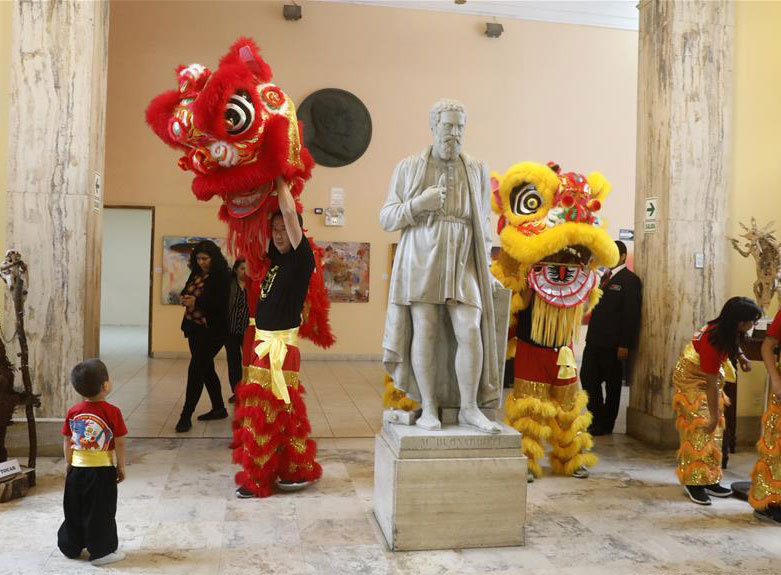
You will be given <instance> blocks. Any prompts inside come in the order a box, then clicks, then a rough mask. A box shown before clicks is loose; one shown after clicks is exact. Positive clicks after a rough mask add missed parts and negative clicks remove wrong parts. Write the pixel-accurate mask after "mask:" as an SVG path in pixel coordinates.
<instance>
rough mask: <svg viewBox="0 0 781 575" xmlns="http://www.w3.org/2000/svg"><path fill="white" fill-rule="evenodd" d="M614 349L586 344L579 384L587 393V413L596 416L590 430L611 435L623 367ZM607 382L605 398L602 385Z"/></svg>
mask: <svg viewBox="0 0 781 575" xmlns="http://www.w3.org/2000/svg"><path fill="white" fill-rule="evenodd" d="M617 354H618V349H617V348H614V347H596V346H594V345H589V344H586V349H585V350H583V366H582V367H581V369H580V381H581V383H582V384H583V389H584V390H586V393H588V410H589V411H590V412H591V414H592V415H593V416H594V421H593V423H592V424H591V429H592V430H594V431H601V432H612V431H613V426H614V425H615V423H616V417H618V406H619V404H620V403H621V382H622V379H623V374H624V365H623V363H624V362H622V361H621V360H620V359H618V357H617ZM603 381H604V382H605V394H603V393H602V382H603Z"/></svg>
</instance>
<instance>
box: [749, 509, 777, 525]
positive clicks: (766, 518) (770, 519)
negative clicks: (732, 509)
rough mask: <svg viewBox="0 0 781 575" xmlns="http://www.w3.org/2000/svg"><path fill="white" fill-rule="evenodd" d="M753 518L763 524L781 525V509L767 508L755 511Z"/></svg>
mask: <svg viewBox="0 0 781 575" xmlns="http://www.w3.org/2000/svg"><path fill="white" fill-rule="evenodd" d="M754 517H756V518H757V519H759V520H760V521H762V522H763V523H771V524H773V525H781V508H778V507H767V508H766V509H755V510H754Z"/></svg>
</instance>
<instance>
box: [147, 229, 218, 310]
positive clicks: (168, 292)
mask: <svg viewBox="0 0 781 575" xmlns="http://www.w3.org/2000/svg"><path fill="white" fill-rule="evenodd" d="M203 240H210V241H212V242H214V243H215V244H217V246H218V247H219V248H220V251H221V252H222V253H225V250H226V245H225V239H223V238H207V237H201V236H163V279H162V282H161V284H162V303H163V305H179V304H180V300H179V298H180V293H181V291H182V289H184V284H185V283H187V278H188V277H189V276H190V268H189V267H188V264H189V263H190V254H191V253H192V251H193V248H195V246H196V245H197V244H198V242H200V241H203Z"/></svg>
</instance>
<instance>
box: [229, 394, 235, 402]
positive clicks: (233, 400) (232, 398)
mask: <svg viewBox="0 0 781 575" xmlns="http://www.w3.org/2000/svg"><path fill="white" fill-rule="evenodd" d="M228 403H236V396H235V395H231V396H230V397H229V398H228Z"/></svg>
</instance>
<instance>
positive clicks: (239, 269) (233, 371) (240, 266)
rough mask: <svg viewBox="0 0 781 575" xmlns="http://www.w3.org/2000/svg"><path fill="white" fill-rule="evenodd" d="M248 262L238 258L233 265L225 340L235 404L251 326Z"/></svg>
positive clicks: (232, 399)
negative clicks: (249, 326) (242, 361)
mask: <svg viewBox="0 0 781 575" xmlns="http://www.w3.org/2000/svg"><path fill="white" fill-rule="evenodd" d="M246 278H247V262H246V260H245V259H244V258H238V259H237V260H236V262H235V263H234V264H233V273H232V277H231V282H230V295H229V296H228V337H227V338H226V340H225V352H226V353H227V355H228V378H229V379H230V384H231V396H230V399H229V400H228V401H229V402H230V403H233V402H234V400H235V398H236V396H235V395H234V394H235V393H236V386H237V385H238V384H239V381H241V346H242V342H243V340H244V332H245V331H246V329H247V326H248V325H249V306H248V305H247V286H246V284H245V280H246Z"/></svg>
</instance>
